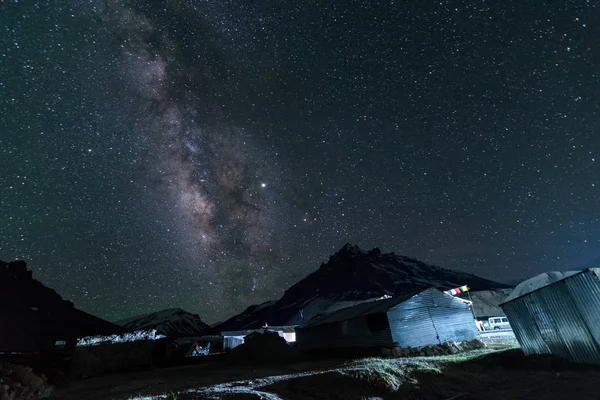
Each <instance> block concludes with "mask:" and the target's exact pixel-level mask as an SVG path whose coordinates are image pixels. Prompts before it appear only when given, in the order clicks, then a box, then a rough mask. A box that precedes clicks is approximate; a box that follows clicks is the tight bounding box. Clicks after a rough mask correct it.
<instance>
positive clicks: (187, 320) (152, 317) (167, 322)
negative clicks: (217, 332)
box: [116, 308, 209, 337]
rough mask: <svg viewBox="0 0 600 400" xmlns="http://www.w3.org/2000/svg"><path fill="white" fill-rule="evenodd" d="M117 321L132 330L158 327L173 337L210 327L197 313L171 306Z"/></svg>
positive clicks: (194, 334) (203, 330)
mask: <svg viewBox="0 0 600 400" xmlns="http://www.w3.org/2000/svg"><path fill="white" fill-rule="evenodd" d="M116 323H117V324H118V325H121V326H122V327H124V328H126V329H129V330H132V331H136V330H146V329H156V330H157V331H158V333H160V334H163V335H168V336H173V337H182V336H197V335H201V334H202V333H203V332H205V331H206V330H207V329H208V328H209V326H208V325H207V324H206V323H204V322H203V321H202V319H201V318H200V317H199V316H198V315H197V314H192V313H189V312H187V311H185V310H183V309H181V308H169V309H167V310H162V311H158V312H155V313H150V314H144V315H139V316H137V317H132V318H127V319H124V320H121V321H117V322H116Z"/></svg>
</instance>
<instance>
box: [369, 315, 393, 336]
mask: <svg viewBox="0 0 600 400" xmlns="http://www.w3.org/2000/svg"><path fill="white" fill-rule="evenodd" d="M365 321H366V322H367V328H369V330H370V331H371V332H380V331H382V330H384V329H387V328H388V326H389V325H388V318H387V314H386V313H375V314H367V315H365Z"/></svg>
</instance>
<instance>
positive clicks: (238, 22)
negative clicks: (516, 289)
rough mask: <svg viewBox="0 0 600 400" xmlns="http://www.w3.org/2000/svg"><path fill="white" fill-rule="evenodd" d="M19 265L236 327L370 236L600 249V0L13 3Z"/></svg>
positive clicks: (8, 170)
mask: <svg viewBox="0 0 600 400" xmlns="http://www.w3.org/2000/svg"><path fill="white" fill-rule="evenodd" d="M0 7H1V9H0V30H1V32H2V35H0V129H1V131H0V190H1V193H2V196H0V227H1V229H0V259H3V260H6V261H8V260H12V259H16V258H20V259H25V260H27V262H28V265H29V266H30V267H31V268H32V269H33V271H34V276H36V277H37V278H39V279H40V280H41V281H42V282H44V283H45V284H47V285H49V286H51V287H53V288H55V289H56V290H57V291H58V292H59V293H60V294H61V295H63V296H64V297H65V298H67V299H70V300H73V301H74V303H75V304H76V305H77V306H79V307H81V308H82V309H84V310H86V311H89V312H92V313H95V314H97V315H99V316H102V317H105V318H108V319H112V320H116V319H119V318H124V317H128V316H131V315H133V314H141V313H147V312H151V311H156V310H160V309H164V308H169V307H182V308H184V309H186V310H189V311H192V312H199V313H200V315H201V317H202V318H203V319H205V320H207V321H209V322H214V321H216V320H222V319H224V318H226V317H228V316H231V315H233V314H234V313H235V312H239V311H241V310H242V309H244V308H245V307H247V306H249V305H250V304H253V303H260V302H263V301H266V300H271V299H277V298H279V297H280V296H281V295H282V293H283V291H284V290H285V289H286V288H288V287H289V286H290V285H292V284H293V283H295V282H296V281H298V280H299V279H301V278H302V277H304V276H306V275H307V274H308V273H310V272H311V271H314V270H315V269H316V268H318V266H319V265H320V263H322V262H325V261H327V259H328V257H329V255H331V254H332V253H334V252H335V251H336V250H338V249H339V248H341V247H342V246H343V245H344V243H346V242H351V243H354V244H358V245H360V246H361V247H363V248H372V247H375V246H378V247H380V248H381V250H382V251H395V252H396V253H397V254H403V255H406V256H409V257H413V258H417V259H420V260H422V261H424V262H429V263H433V264H436V265H439V266H442V267H446V268H454V269H459V270H462V271H467V272H472V273H475V274H478V275H480V276H483V277H486V278H490V279H494V280H503V281H506V280H509V281H511V280H519V279H524V278H527V277H529V276H531V275H534V274H536V273H539V272H542V271H546V270H565V269H573V268H577V267H581V266H589V265H593V264H598V260H600V253H599V252H598V245H599V244H600V206H599V204H600V203H599V202H598V200H597V199H598V197H599V196H600V180H599V178H598V177H599V176H600V169H599V168H598V160H599V157H600V140H599V139H598V135H597V132H598V127H599V121H600V119H599V118H600V99H599V97H598V94H599V93H600V79H599V74H598V71H600V54H599V49H600V47H598V46H597V45H596V42H597V38H598V37H600V22H599V18H598V15H599V13H598V12H599V10H598V5H597V3H595V2H542V3H539V4H538V3H536V4H529V3H526V2H522V1H508V2H503V3H502V4H500V3H497V4H496V3H489V2H458V1H456V2H453V1H441V2H397V1H390V2H385V3H382V2H370V1H351V2H348V1H337V0H331V1H327V2H318V3H317V2H312V1H302V2H285V3H281V2H280V3H272V2H238V1H232V0H223V1H184V0H157V1H149V0H148V1H143V0H136V1H103V0H91V1H75V0H73V1H68V0H61V1H49V0H48V1H38V2H34V3H32V2H1V3H0Z"/></svg>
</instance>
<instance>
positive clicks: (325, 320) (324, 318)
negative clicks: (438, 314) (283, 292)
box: [303, 288, 431, 328]
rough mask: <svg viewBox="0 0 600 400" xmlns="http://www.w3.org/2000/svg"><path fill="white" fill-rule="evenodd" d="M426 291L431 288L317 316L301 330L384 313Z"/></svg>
mask: <svg viewBox="0 0 600 400" xmlns="http://www.w3.org/2000/svg"><path fill="white" fill-rule="evenodd" d="M428 289H431V288H419V289H415V290H412V291H410V292H406V293H402V294H400V295H395V296H394V297H392V298H391V299H384V300H375V301H370V302H367V303H361V304H358V305H356V306H353V307H348V308H342V309H341V310H338V311H334V312H332V313H330V314H326V315H318V316H316V317H314V318H313V319H311V320H310V321H308V323H307V324H306V325H304V326H303V328H306V327H312V326H318V325H324V324H331V323H334V322H340V321H345V320H348V319H352V318H355V317H358V316H359V315H366V314H375V313H380V312H386V311H387V310H389V309H390V308H392V307H394V306H395V305H397V304H400V303H402V302H404V301H406V300H408V299H410V298H411V297H414V296H416V295H418V294H419V293H422V292H424V291H425V290H428Z"/></svg>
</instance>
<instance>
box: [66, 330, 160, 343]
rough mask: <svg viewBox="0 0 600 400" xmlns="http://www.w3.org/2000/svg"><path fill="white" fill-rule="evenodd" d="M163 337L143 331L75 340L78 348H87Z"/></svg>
mask: <svg viewBox="0 0 600 400" xmlns="http://www.w3.org/2000/svg"><path fill="white" fill-rule="evenodd" d="M165 337H166V336H165V335H160V334H157V333H156V329H149V330H145V331H135V332H131V333H123V334H120V335H107V336H103V335H99V336H86V337H83V338H81V339H77V346H78V347H89V346H97V345H100V344H115V343H126V342H135V341H138V340H158V339H162V338H165Z"/></svg>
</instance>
